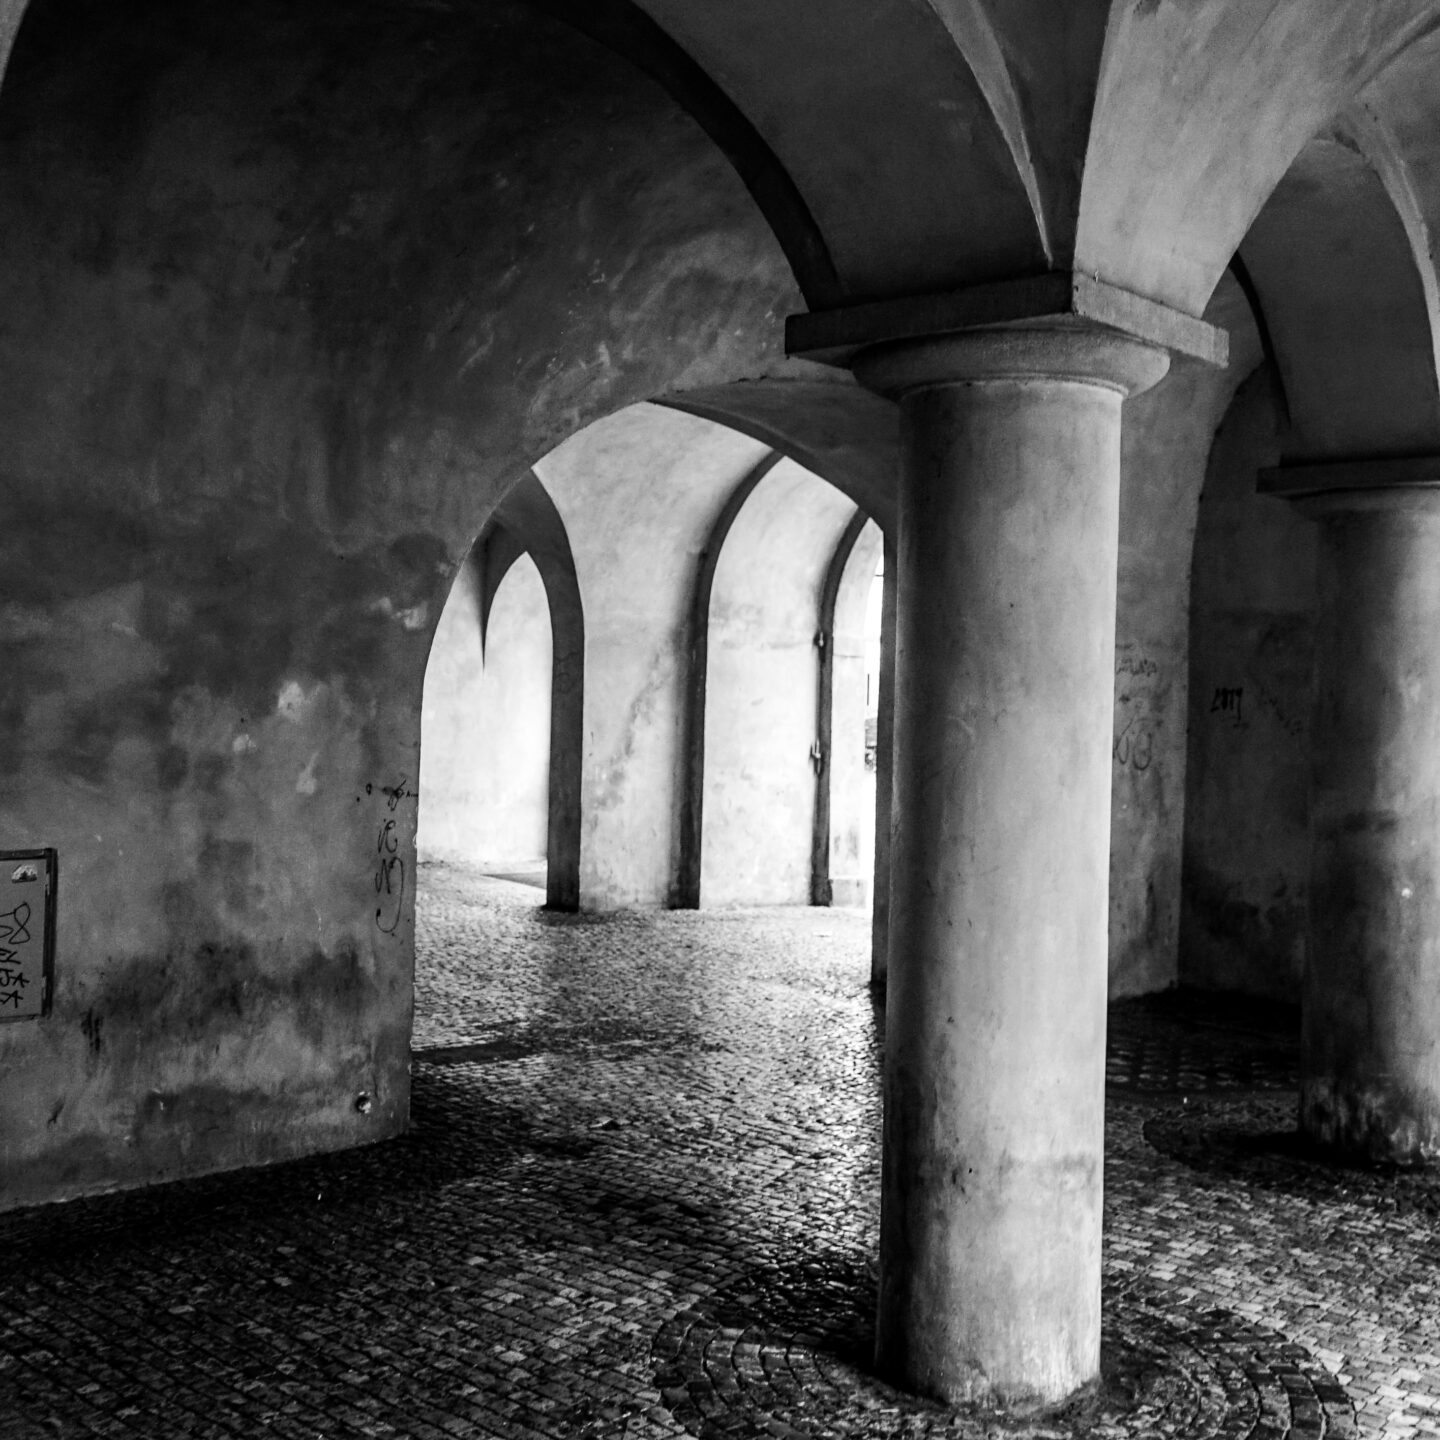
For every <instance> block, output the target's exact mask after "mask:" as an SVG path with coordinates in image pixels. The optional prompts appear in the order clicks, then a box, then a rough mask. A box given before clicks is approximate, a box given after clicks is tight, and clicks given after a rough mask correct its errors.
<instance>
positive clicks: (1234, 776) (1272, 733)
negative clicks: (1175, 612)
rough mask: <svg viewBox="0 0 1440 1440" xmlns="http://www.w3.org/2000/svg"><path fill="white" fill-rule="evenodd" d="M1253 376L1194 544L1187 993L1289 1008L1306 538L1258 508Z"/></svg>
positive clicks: (1271, 435) (1262, 427)
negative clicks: (1256, 998)
mask: <svg viewBox="0 0 1440 1440" xmlns="http://www.w3.org/2000/svg"><path fill="white" fill-rule="evenodd" d="M1274 396H1275V382H1274V376H1273V372H1271V371H1270V370H1269V369H1268V368H1267V369H1265V370H1261V371H1258V372H1257V373H1256V374H1255V375H1254V377H1253V378H1252V379H1251V380H1249V381H1248V382H1247V383H1246V385H1245V386H1244V387H1243V388H1242V389H1241V390H1240V392H1239V393H1238V394H1237V395H1236V397H1235V403H1234V405H1233V406H1232V407H1231V410H1230V412H1229V414H1228V415H1227V416H1226V417H1225V423H1224V425H1223V426H1222V427H1221V429H1220V432H1219V434H1218V435H1217V436H1216V439H1215V448H1214V450H1213V452H1212V454H1211V457H1210V464H1209V469H1208V473H1207V475H1206V481H1205V490H1204V493H1203V495H1202V496H1201V502H1200V521H1199V526H1198V529H1197V531H1196V536H1195V565H1194V573H1193V578H1192V591H1191V621H1190V702H1189V720H1190V725H1189V754H1188V764H1187V770H1186V800H1185V809H1186V820H1185V855H1184V885H1183V908H1182V918H1181V929H1180V944H1179V955H1180V979H1181V981H1182V982H1183V983H1184V984H1186V985H1194V986H1196V987H1198V988H1201V989H1225V990H1239V991H1244V992H1247V993H1250V994H1254V995H1263V996H1268V997H1271V998H1275V999H1281V1000H1288V1001H1292V1002H1298V1001H1299V998H1300V989H1299V987H1300V979H1301V975H1302V973H1303V970H1304V962H1305V928H1306V911H1307V905H1308V899H1307V896H1308V876H1309V865H1310V838H1309V809H1308V806H1309V785H1310V719H1311V716H1310V705H1311V674H1312V668H1313V653H1314V604H1315V546H1316V538H1315V534H1314V529H1313V526H1312V525H1311V523H1310V522H1309V521H1306V520H1305V519H1303V518H1302V517H1301V516H1300V515H1299V514H1298V513H1297V512H1296V511H1295V510H1294V509H1293V507H1292V506H1291V505H1290V504H1289V503H1288V502H1287V501H1284V500H1279V499H1275V498H1272V497H1270V496H1264V495H1257V494H1256V493H1255V483H1256V475H1257V472H1258V471H1259V470H1260V469H1261V468H1263V467H1265V466H1270V465H1274V464H1276V463H1277V461H1278V459H1279V451H1280V431H1279V426H1278V423H1277V417H1276V407H1275V399H1274Z"/></svg>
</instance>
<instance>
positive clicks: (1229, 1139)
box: [0, 865, 1440, 1440]
mask: <svg viewBox="0 0 1440 1440" xmlns="http://www.w3.org/2000/svg"><path fill="white" fill-rule="evenodd" d="M423 886H424V888H423V904H422V909H421V916H422V928H421V933H420V953H419V958H418V970H417V1015H416V1046H417V1052H416V1059H415V1076H414V1086H415V1089H414V1128H413V1129H412V1131H411V1132H410V1134H409V1135H408V1136H406V1137H405V1138H403V1139H401V1140H399V1141H396V1142H394V1143H391V1144H386V1145H381V1146H374V1147H369V1148H365V1149H361V1150H352V1151H349V1152H345V1153H343V1154H340V1155H335V1156H330V1157H327V1158H322V1159H311V1160H303V1161H298V1162H295V1163H292V1164H288V1165H283V1166H278V1167H273V1168H270V1169H267V1170H263V1171H252V1172H250V1173H248V1174H245V1175H240V1176H234V1175H231V1176H223V1177H215V1178H210V1179H201V1180H195V1181H188V1182H184V1183H181V1184H176V1185H171V1186H163V1187H156V1188H151V1189H147V1190H141V1191H134V1192H130V1193H127V1194H122V1195H115V1196H110V1197H104V1198H96V1199H89V1200H80V1201H76V1202H74V1203H72V1204H71V1205H68V1206H63V1207H46V1208H41V1209H37V1210H31V1211H20V1212H15V1213H12V1214H11V1215H9V1216H8V1217H7V1220H6V1239H5V1256H6V1264H5V1269H4V1274H3V1277H0V1402H3V1403H0V1437H4V1440H40V1437H46V1440H49V1437H54V1436H66V1437H68V1436H80V1435H105V1436H117V1437H118V1436H132V1435H133V1436H144V1437H157V1436H175V1437H180V1436H185V1437H191V1436H195V1437H199V1436H205V1437H221V1436H254V1435H258V1434H273V1435H276V1436H283V1437H288V1440H301V1437H321V1436H323V1437H326V1440H332V1437H334V1440H342V1437H347V1440H348V1437H361V1436H365V1437H369V1436H397V1437H398V1436H404V1437H414V1440H452V1437H462V1436H495V1437H539V1436H547V1437H554V1440H582V1437H590V1440H600V1437H618V1436H630V1437H642V1436H643V1437H661V1436H681V1435H686V1434H688V1435H694V1436H701V1437H707V1440H719V1437H722V1436H737V1437H739V1436H756V1435H775V1436H783V1437H801V1436H804V1437H813V1440H819V1437H822V1436H830V1437H842V1436H843V1437H853V1436H866V1437H879V1436H892V1435H905V1436H914V1437H919V1436H924V1435H932V1434H933V1435H949V1436H967V1437H977V1440H978V1437H979V1436H980V1435H981V1434H982V1433H984V1434H987V1435H989V1434H996V1433H998V1434H1001V1435H1011V1434H1015V1435H1043V1436H1064V1435H1069V1434H1071V1433H1076V1432H1077V1431H1078V1430H1080V1429H1081V1428H1082V1427H1088V1428H1086V1429H1085V1430H1084V1433H1087V1434H1090V1435H1095V1436H1122V1435H1123V1436H1129V1435H1135V1436H1140V1435H1144V1436H1147V1437H1151V1436H1170V1435H1184V1436H1192V1435H1205V1436H1225V1437H1237V1440H1238V1437H1242V1436H1251V1435H1253V1436H1256V1437H1259V1436H1264V1437H1267V1440H1273V1437H1278V1436H1280V1435H1284V1434H1291V1435H1294V1436H1296V1437H1300V1436H1308V1437H1318V1436H1320V1435H1322V1434H1323V1435H1331V1436H1345V1435H1351V1434H1354V1433H1355V1432H1356V1430H1357V1429H1358V1431H1359V1433H1361V1434H1364V1435H1372V1436H1379V1435H1392V1436H1409V1435H1414V1434H1434V1433H1440V1294H1437V1293H1436V1290H1435V1286H1434V1277H1435V1266H1436V1261H1437V1259H1440V1238H1437V1233H1436V1224H1435V1217H1436V1214H1437V1211H1440V1184H1437V1183H1436V1182H1434V1181H1433V1180H1429V1181H1427V1180H1424V1179H1421V1178H1416V1177H1413V1176H1406V1175H1403V1174H1389V1175H1387V1174H1384V1173H1379V1172H1364V1171H1359V1170H1348V1169H1343V1168H1336V1167H1334V1166H1333V1165H1329V1164H1327V1165H1319V1164H1315V1163H1312V1162H1311V1161H1310V1160H1309V1159H1308V1158H1307V1157H1306V1155H1305V1154H1304V1153H1303V1152H1302V1151H1300V1150H1298V1149H1297V1148H1295V1146H1294V1143H1293V1141H1292V1140H1291V1139H1290V1138H1289V1132H1290V1131H1292V1130H1293V1122H1294V1113H1295V1106H1296V1095H1295V1085H1296V1065H1297V1044H1298V1037H1297V1035H1296V1033H1295V1027H1294V1014H1293V1012H1292V1011H1290V1010H1287V1009H1284V1008H1281V1007H1276V1008H1273V1009H1270V1010H1267V1009H1264V1008H1263V1007H1256V1006H1254V1005H1251V1006H1249V1007H1246V1008H1239V1007H1236V1006H1235V1005H1233V1004H1230V1003H1228V1002H1222V1001H1218V1000H1213V999H1212V1000H1205V999H1203V998H1201V997H1197V996H1194V995H1183V996H1181V997H1176V996H1174V995H1171V996H1160V997H1152V998H1148V999H1142V1000H1131V1001H1122V1002H1119V1003H1117V1004H1114V1005H1112V1007H1111V1011H1110V1033H1111V1041H1110V1052H1109V1060H1108V1091H1107V1113H1106V1128H1107V1137H1106V1138H1107V1145H1106V1149H1107V1170H1106V1209H1105V1245H1104V1270H1103V1275H1104V1286H1105V1299H1106V1309H1105V1316H1106V1319H1105V1330H1104V1350H1103V1357H1104V1372H1105V1375H1104V1385H1103V1387H1102V1389H1101V1391H1100V1392H1099V1394H1098V1395H1097V1396H1095V1397H1093V1398H1091V1399H1088V1400H1082V1401H1076V1402H1074V1403H1072V1405H1071V1407H1070V1408H1069V1409H1068V1410H1067V1411H1064V1412H1062V1413H1061V1414H1060V1415H1059V1416H1058V1417H1051V1418H1048V1419H1046V1420H1044V1421H1043V1422H1040V1421H1036V1420H1034V1419H1030V1420H1027V1419H1025V1418H1024V1417H1011V1418H1009V1419H1008V1420H1006V1421H1005V1422H1003V1424H1002V1423H1001V1422H999V1421H995V1422H993V1423H994V1424H996V1425H998V1426H999V1429H998V1430H987V1429H984V1427H983V1425H982V1424H981V1423H980V1422H979V1421H976V1420H975V1419H974V1418H973V1417H972V1418H971V1419H970V1420H968V1421H967V1420H962V1419H960V1418H957V1417H956V1416H954V1415H952V1414H950V1413H948V1412H946V1411H944V1410H942V1409H940V1408H939V1407H936V1406H933V1405H931V1404H929V1403H928V1402H924V1401H919V1400H915V1399H913V1398H910V1397H905V1396H902V1395H900V1394H899V1393H898V1392H896V1391H894V1390H891V1389H888V1388H886V1387H884V1386H882V1385H880V1384H879V1383H878V1382H876V1381H875V1380H873V1379H871V1378H870V1376H869V1373H868V1372H869V1368H870V1356H871V1350H870V1346H871V1343H872V1332H873V1323H874V1278H873V1271H872V1268H871V1266H872V1262H871V1258H870V1257H871V1256H872V1255H873V1253H874V1246H875V1236H876V1227H877V1224H878V1201H879V1174H878V1164H879V1124H880V1116H879V1060H880V1056H879V1042H878V1039H877V1028H876V1010H875V1007H874V1004H873V1002H872V999H871V992H870V990H869V987H868V985H867V978H868V965H869V951H868V944H869V927H868V923H867V922H866V920H865V919H864V918H863V917H862V916H861V915H860V914H859V913H858V912H855V911H842V910H835V911H826V910H822V909H814V908H810V909H800V908H778V909H769V910H764V911H759V910H739V911H730V912H699V913H696V912H670V913H651V914H624V915H615V916H606V917H599V916H563V915H553V914H548V913H546V912H544V911H542V910H540V909H539V908H538V901H539V899H540V895H539V892H538V891H537V890H535V889H533V888H530V887H527V886H521V885H517V884H510V883H506V882H503V881H494V880H488V879H484V878H481V877H479V876H478V875H476V874H474V873H472V872H467V871H466V870H464V869H463V868H461V867H457V866H453V865H447V866H438V865H437V866H431V867H427V873H426V874H425V876H424V882H423Z"/></svg>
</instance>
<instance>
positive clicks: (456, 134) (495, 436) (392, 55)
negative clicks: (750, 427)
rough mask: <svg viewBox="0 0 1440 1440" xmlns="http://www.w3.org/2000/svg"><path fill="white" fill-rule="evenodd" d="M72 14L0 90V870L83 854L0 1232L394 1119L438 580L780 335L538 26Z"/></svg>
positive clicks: (679, 158) (723, 200) (703, 219)
mask: <svg viewBox="0 0 1440 1440" xmlns="http://www.w3.org/2000/svg"><path fill="white" fill-rule="evenodd" d="M51 13H52V18H60V19H62V21H63V17H61V16H60V12H59V9H58V8H57V9H56V10H55V11H53V12H51ZM83 16H84V24H83V25H81V24H80V23H78V22H77V23H68V22H64V23H59V24H49V25H44V26H37V27H36V28H34V29H33V31H30V30H22V33H21V36H20V40H19V42H18V45H17V49H16V63H15V67H14V69H13V71H12V72H11V74H10V76H9V77H8V78H7V82H6V85H5V89H4V91H3V95H0V433H3V434H4V436H5V447H4V454H3V456H0V493H3V494H4V496H5V497H6V503H5V507H4V508H5V518H6V526H5V531H4V534H3V537H0V565H3V568H4V574H5V576H6V584H5V587H4V601H3V604H4V618H3V623H4V626H5V631H4V633H5V661H6V667H7V683H6V686H5V689H4V695H3V702H0V743H3V746H4V750H5V753H6V757H7V764H6V767H5V772H4V775H3V777H0V836H3V840H4V843H6V844H10V845H17V846H18V845H31V844H53V845H56V846H57V847H58V848H59V851H60V865H61V892H60V893H61V904H60V913H59V927H58V939H59V944H58V954H57V975H58V983H57V992H56V1004H55V1009H54V1013H53V1014H52V1015H51V1017H49V1018H48V1019H46V1020H44V1021H37V1022H32V1023H27V1024H24V1025H10V1026H6V1027H4V1028H3V1029H0V1162H3V1163H0V1206H6V1205H13V1204H17V1203H22V1202H25V1201H28V1200H33V1199H39V1198H46V1197H53V1196H61V1195H69V1194H75V1193H78V1192H81V1191H85V1190H90V1189H95V1188H101V1187H105V1186H112V1185H117V1184H129V1183H137V1182H140V1181H144V1180H153V1179H158V1178H161V1177H164V1176H168V1175H174V1174H179V1173H188V1172H198V1171H202V1170H207V1169H215V1168H223V1167H227V1166H233V1165H240V1164H248V1163H255V1162H257V1161H263V1160H269V1159H275V1158H280V1157H283V1156H286V1155H293V1154H298V1153H302V1152H305V1151H309V1150H314V1149H317V1148H324V1147H327V1146H336V1145H345V1144H352V1143H356V1142H360V1141H364V1140H368V1139H374V1138H378V1137H380V1136H383V1135H387V1134H393V1133H395V1132H396V1131H397V1130H398V1129H400V1128H401V1127H403V1125H404V1123H405V1116H406V1109H407V1091H408V1078H407V1044H408V1033H409V1009H410V975H411V966H412V963H413V960H412V955H413V950H412V946H413V941H412V918H413V861H414V826H415V810H416V803H415V799H414V790H415V788H416V776H417V773H418V772H417V762H418V747H419V734H420V702H421V683H422V676H423V671H424V664H425V659H426V654H427V651H428V646H429V640H430V634H431V631H432V629H433V627H434V625H435V624H436V622H437V619H438V617H439V614H440V610H441V606H442V604H443V601H444V598H445V594H446V588H447V585H448V582H449V578H450V576H451V575H452V574H453V570H454V566H455V564H456V563H457V562H458V560H459V559H460V557H461V556H462V555H463V554H464V553H465V552H466V551H467V549H468V547H469V545H470V543H471V540H472V539H473V537H474V536H475V534H476V533H478V531H479V529H480V527H481V525H482V524H483V522H484V520H485V518H486V515H487V514H488V513H489V510H490V509H491V507H492V506H493V505H494V503H495V501H496V499H497V498H498V497H499V496H500V494H501V493H502V492H503V491H504V489H505V487H506V486H507V485H509V484H510V483H511V482H512V481H513V480H514V479H515V477H517V476H518V475H520V474H521V473H523V471H524V469H525V467H526V466H527V465H528V464H529V463H530V462H531V461H533V460H534V459H535V458H537V457H538V456H539V455H541V454H543V453H545V452H546V451H548V450H550V449H551V448H553V447H554V446H555V445H556V444H557V443H558V442H559V441H560V440H562V439H564V438H565V437H566V436H567V435H569V434H571V433H572V432H573V431H575V430H576V429H578V428H580V427H581V426H583V425H584V424H585V423H587V422H588V421H589V420H591V419H593V418H595V417H597V416H599V415H602V414H604V413H606V412H607V411H609V410H612V409H614V408H616V407H618V406H622V405H625V404H628V403H630V402H631V401H633V400H636V399H639V398H642V397H644V396H646V395H649V394H652V393H655V392H657V391H660V390H672V389H675V388H677V387H679V388H683V387H684V386H686V385H688V384H711V385H713V384H721V383H726V382H729V381H731V380H734V379H736V378H741V377H745V376H758V375H761V374H764V373H767V372H773V371H776V370H779V369H783V368H784V362H782V361H780V360H779V358H778V356H779V345H778V332H777V317H778V316H780V315H783V314H784V313H785V311H787V310H788V309H791V308H794V306H795V304H796V303H797V301H796V297H795V294H794V290H793V285H792V282H791V281H790V279H789V276H788V272H787V271H786V269H785V266H784V263H783V260H782V259H781V258H780V255H779V251H778V248H777V247H776V246H775V244H774V242H773V241H772V240H771V239H770V237H769V236H768V234H767V233H766V232H765V230H764V228H763V225H762V224H761V223H760V221H759V220H758V217H757V216H756V213H755V211H754V208H753V205H752V203H751V201H750V200H749V197H748V196H747V195H746V194H745V192H744V190H743V188H742V187H741V186H740V184H739V182H738V181H737V180H736V179H735V178H734V176H733V174H732V173H731V172H730V170H729V169H728V168H727V166H726V163H725V161H724V160H723V158H722V157H721V156H719V155H718V154H717V153H716V152H715V151H714V150H713V148H712V147H711V146H710V145H709V143H708V142H707V141H706V140H705V138H704V136H703V135H702V134H701V133H700V132H699V130H698V129H697V127H696V126H695V125H694V124H693V122H691V121H690V120H689V119H688V118H686V117H685V116H683V115H682V114H681V113H680V112H679V111H678V110H677V109H676V108H675V106H674V105H673V104H672V102H670V101H669V100H668V99H667V98H666V97H664V96H663V94H661V92H660V91H659V90H658V89H657V88H656V87H654V86H653V85H651V84H650V83H649V82H648V81H646V80H644V79H643V78H641V77H639V76H637V74H636V73H635V72H634V71H632V70H631V69H629V68H628V67H627V66H626V65H625V64H624V63H623V62H620V61H618V60H615V59H614V58H613V57H610V56H608V55H607V54H606V53H605V52H603V51H600V50H598V49H597V48H595V47H594V46H592V45H590V44H589V43H588V42H585V41H583V40H580V39H579V38H577V37H576V36H575V35H574V34H573V33H572V32H570V31H568V30H565V29H564V28H563V27H560V26H556V25H551V24H549V23H548V22H545V21H543V20H541V19H539V18H537V17H536V16H535V15H534V14H533V13H532V12H530V11H528V10H521V9H519V8H516V7H512V6H510V5H507V4H503V3H501V4H496V5H491V6H487V7H485V9H484V10H483V12H464V13H462V12H454V13H452V12H446V11H441V10H424V11H419V10H407V11H398V10H381V9H369V10H364V11H356V10H355V9H354V8H353V7H339V6H336V7H329V6H326V5H323V4H322V5H314V6H305V7H302V8H300V9H297V8H295V7H286V6H279V5H265V4H263V3H262V4H259V5H252V6H247V7H245V9H244V10H243V12H242V11H241V10H237V9H235V8H234V7H228V6H223V5H220V4H218V3H209V0H201V3H199V4H196V5H192V6H189V7H187V8H186V9H185V10H184V13H183V15H180V14H177V13H176V12H172V11H167V12H166V23H165V24H163V25H161V24H153V23H150V18H153V17H149V18H147V16H146V15H140V16H138V17H137V16H136V15H135V14H132V7H131V6H129V5H127V4H120V5H117V6H113V7H107V8H105V9H104V10H95V9H93V8H92V7H86V8H85V10H84V12H83ZM747 443H749V442H747ZM685 478H686V477H684V476H677V475H672V474H664V475H661V476H659V477H656V483H658V484H661V485H664V484H670V485H673V486H675V487H677V489H679V490H680V491H681V492H682V493H683V491H684V489H685V485H684V481H685ZM652 503H655V508H656V509H657V510H663V509H664V505H663V503H659V502H652ZM377 887H378V888H377Z"/></svg>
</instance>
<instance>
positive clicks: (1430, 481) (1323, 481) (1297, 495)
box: [1255, 455, 1440, 516]
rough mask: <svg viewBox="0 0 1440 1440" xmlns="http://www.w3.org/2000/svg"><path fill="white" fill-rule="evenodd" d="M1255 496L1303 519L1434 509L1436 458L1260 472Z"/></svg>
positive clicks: (1438, 502)
mask: <svg viewBox="0 0 1440 1440" xmlns="http://www.w3.org/2000/svg"><path fill="white" fill-rule="evenodd" d="M1255 489H1256V492H1257V493H1258V494H1261V495H1273V496H1274V497H1275V498H1276V499H1280V500H1293V501H1294V502H1295V503H1296V505H1297V506H1298V508H1299V509H1301V510H1302V511H1304V512H1305V513H1306V514H1309V515H1316V516H1319V515H1325V514H1331V513H1334V512H1336V511H1342V510H1435V509H1440V455H1408V456H1404V457H1402V458H1399V459H1395V458H1388V459H1376V460H1341V461H1321V462H1317V463H1313V464H1296V465H1275V466H1272V467H1270V468H1268V469H1265V470H1261V471H1260V473H1259V476H1258V477H1257V480H1256V485H1255Z"/></svg>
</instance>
